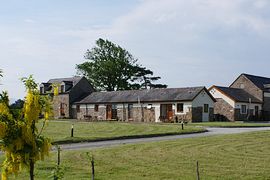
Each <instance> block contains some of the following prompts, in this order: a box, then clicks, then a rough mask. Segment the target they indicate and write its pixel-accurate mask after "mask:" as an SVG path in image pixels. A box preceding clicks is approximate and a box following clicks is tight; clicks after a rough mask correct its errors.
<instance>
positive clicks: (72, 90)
mask: <svg viewBox="0 0 270 180" xmlns="http://www.w3.org/2000/svg"><path fill="white" fill-rule="evenodd" d="M39 88H40V94H41V95H49V96H53V113H54V118H56V119H61V118H74V114H73V113H72V109H71V108H72V104H73V103H75V102H77V101H80V100H82V99H83V98H85V97H86V96H87V95H89V94H90V93H92V92H94V88H93V87H92V85H91V84H90V83H89V82H88V80H87V79H86V78H85V77H79V76H75V77H71V78H57V79H50V80H49V81H48V82H46V83H41V84H40V86H39ZM54 88H57V90H58V95H57V96H54V95H53V94H54V93H53V92H54ZM75 116H76V115H75Z"/></svg>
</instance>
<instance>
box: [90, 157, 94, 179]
mask: <svg viewBox="0 0 270 180" xmlns="http://www.w3.org/2000/svg"><path fill="white" fill-rule="evenodd" d="M91 166H92V180H95V162H94V156H93V155H92V159H91Z"/></svg>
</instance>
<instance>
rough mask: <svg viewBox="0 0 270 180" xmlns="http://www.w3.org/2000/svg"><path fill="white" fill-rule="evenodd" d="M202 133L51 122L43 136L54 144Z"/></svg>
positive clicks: (174, 128)
mask: <svg viewBox="0 0 270 180" xmlns="http://www.w3.org/2000/svg"><path fill="white" fill-rule="evenodd" d="M72 124H74V137H73V138H71V125H72ZM41 125H42V123H40V124H39V127H41ZM202 131H204V128H198V127H193V126H186V127H185V129H184V130H181V125H180V124H178V125H175V124H146V123H121V122H74V121H49V123H48V125H47V127H46V128H45V131H44V133H43V134H44V135H45V136H47V137H50V138H51V139H52V141H53V142H58V143H59V142H60V143H65V142H66V143H67V142H79V141H90V140H100V139H113V138H119V137H130V136H132V137H137V136H153V135H164V134H184V133H192V132H202Z"/></svg>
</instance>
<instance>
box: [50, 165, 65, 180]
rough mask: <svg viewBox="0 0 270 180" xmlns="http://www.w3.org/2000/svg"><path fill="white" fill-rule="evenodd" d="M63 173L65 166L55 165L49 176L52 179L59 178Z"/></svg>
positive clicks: (57, 179)
mask: <svg viewBox="0 0 270 180" xmlns="http://www.w3.org/2000/svg"><path fill="white" fill-rule="evenodd" d="M64 174H65V168H63V167H62V166H60V165H55V167H54V169H53V171H52V172H51V176H50V178H52V179H53V180H60V179H63V178H64Z"/></svg>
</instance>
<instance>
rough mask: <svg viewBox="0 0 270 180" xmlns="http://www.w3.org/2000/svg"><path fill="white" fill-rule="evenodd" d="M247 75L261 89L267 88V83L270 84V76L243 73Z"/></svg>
mask: <svg viewBox="0 0 270 180" xmlns="http://www.w3.org/2000/svg"><path fill="white" fill-rule="evenodd" d="M242 75H244V76H246V77H247V78H248V79H249V80H250V81H251V82H253V83H254V84H255V85H256V86H257V87H258V88H260V89H261V90H265V87H266V85H269V84H270V78H267V77H261V76H254V75H250V74H242Z"/></svg>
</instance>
